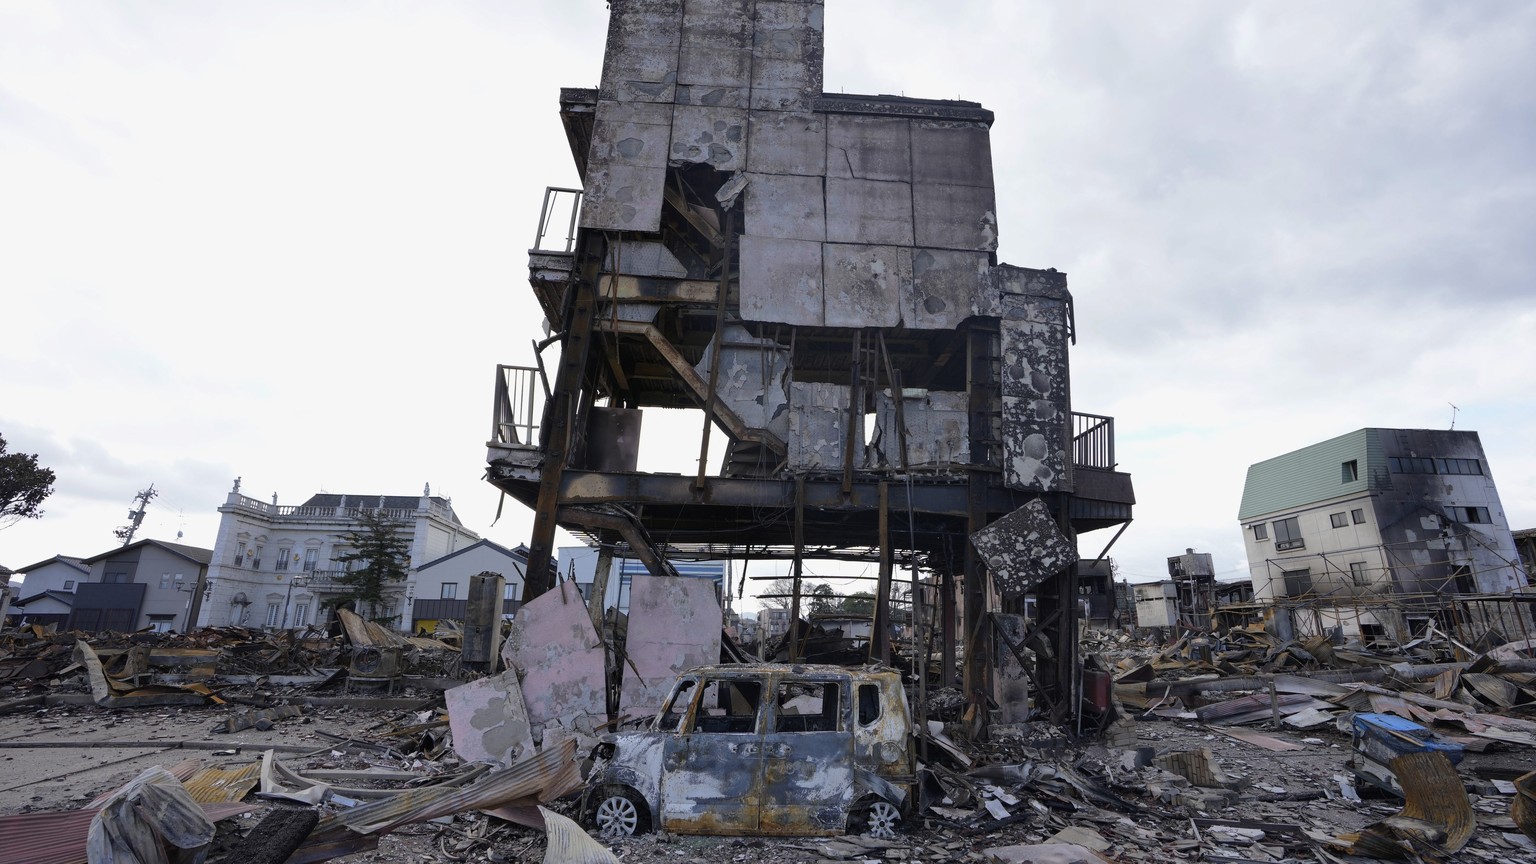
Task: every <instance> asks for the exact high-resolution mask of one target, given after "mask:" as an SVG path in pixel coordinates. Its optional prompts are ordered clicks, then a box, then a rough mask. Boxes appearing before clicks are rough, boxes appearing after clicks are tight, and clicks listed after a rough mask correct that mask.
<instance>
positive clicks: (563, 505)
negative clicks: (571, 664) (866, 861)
mask: <svg viewBox="0 0 1536 864" xmlns="http://www.w3.org/2000/svg"><path fill="white" fill-rule="evenodd" d="M610 8H611V23H610V29H609V35H608V44H607V53H606V55H605V58H604V63H603V75H602V81H601V85H600V86H599V87H598V88H597V89H567V90H562V91H561V92H560V111H561V118H562V121H563V123H564V128H565V131H566V135H567V137H568V139H569V142H570V146H571V154H572V157H573V158H574V159H575V162H576V166H577V168H578V170H579V172H580V175H581V177H582V179H583V188H582V189H581V190H558V189H551V190H550V192H549V193H548V194H547V195H546V201H545V211H544V222H543V223H542V224H541V228H540V240H539V242H538V244H537V246H538V248H536V249H535V250H533V251H532V253H531V255H530V261H529V266H530V281H531V283H532V286H533V291H534V295H535V296H536V297H537V299H538V302H539V303H540V306H541V308H542V310H543V312H544V315H545V316H546V317H547V319H548V325H549V329H550V332H551V334H552V335H551V336H550V338H549V339H548V340H547V341H546V342H545V343H544V345H543V346H541V349H540V352H539V357H540V359H539V361H538V363H537V365H536V366H523V367H513V366H504V367H501V368H500V369H499V371H498V378H497V415H496V422H495V428H494V431H493V439H492V441H491V443H490V453H489V461H490V471H489V478H490V480H491V482H492V483H494V484H495V485H496V486H497V487H499V488H500V489H502V490H504V491H505V492H506V493H507V494H509V495H511V496H513V497H515V498H516V499H517V500H519V501H521V502H523V503H524V504H526V505H528V506H529V507H532V508H534V510H535V523H534V529H533V534H532V538H531V541H530V548H531V552H530V562H529V578H528V583H527V591H528V592H529V594H530V595H536V594H537V593H538V592H540V591H542V590H543V589H544V588H546V587H547V586H548V585H549V584H550V580H551V577H552V574H551V573H550V570H549V568H548V565H547V562H548V560H549V554H550V550H551V548H552V544H553V541H554V532H555V528H556V526H557V525H558V526H563V527H565V528H568V529H570V530H573V531H576V532H578V533H583V534H585V535H586V536H588V537H591V538H594V539H596V540H598V541H599V542H602V543H619V544H627V545H628V546H629V547H630V549H632V550H633V554H634V555H636V556H638V557H640V558H641V559H642V560H643V561H645V562H646V565H647V566H648V567H649V568H650V569H651V571H652V572H653V573H657V574H665V573H667V572H668V563H667V562H668V559H669V558H671V557H678V556H685V555H710V556H715V557H730V558H734V559H736V560H741V559H744V558H745V559H762V558H778V559H789V560H793V561H794V562H795V567H794V568H793V570H792V572H794V573H797V574H798V572H799V563H800V562H801V561H803V560H804V559H806V558H825V557H840V558H847V557H855V558H862V559H865V560H878V561H880V563H881V567H880V570H879V573H880V578H879V582H878V588H877V594H878V598H879V602H878V603H877V607H878V608H877V615H878V616H879V621H880V622H882V624H883V626H877V627H876V630H877V634H876V638H875V640H874V643H875V647H874V650H875V652H876V654H877V656H880V657H884V656H888V655H887V652H888V651H889V650H890V648H889V641H888V639H887V638H885V637H886V634H887V632H888V625H889V622H890V615H889V603H890V601H891V597H892V594H893V592H892V582H893V580H900V579H903V578H906V577H904V576H901V575H898V574H899V573H901V572H902V571H906V570H910V572H912V573H916V572H917V571H918V570H919V569H921V570H924V571H928V572H929V573H931V574H933V575H934V576H936V578H937V582H938V584H939V586H940V587H939V591H938V592H937V594H938V596H939V597H940V598H941V599H940V603H939V604H938V606H939V608H938V609H935V610H924V612H923V613H920V615H919V619H918V620H926V619H925V618H924V617H923V616H924V615H925V614H926V615H929V616H930V617H932V618H933V619H934V620H936V621H937V622H938V627H937V628H936V629H937V630H938V631H939V633H940V636H941V638H939V639H937V640H936V642H937V643H938V645H940V646H941V647H942V650H943V653H944V654H945V655H946V659H950V660H953V658H954V656H955V652H954V649H955V646H956V645H957V644H958V640H959V639H960V638H961V637H960V634H966V635H965V638H966V639H968V640H970V641H968V643H967V646H966V647H967V649H968V650H967V651H966V653H965V656H966V658H967V666H966V670H965V674H966V675H967V676H968V677H975V676H983V677H984V676H985V675H986V673H987V669H988V666H987V664H988V662H989V658H990V656H991V653H992V649H991V647H990V644H991V643H990V642H989V641H988V640H986V639H984V638H982V636H981V634H984V633H986V632H987V630H986V624H987V621H988V616H989V613H990V612H991V611H993V610H998V609H1000V608H1003V609H1006V608H1007V607H1008V605H1009V604H1010V603H1015V602H1021V601H1020V600H1019V598H1022V596H1023V594H1024V593H1025V592H1026V591H1028V592H1030V593H1034V594H1036V595H1037V596H1039V598H1040V619H1039V623H1040V626H1041V628H1042V632H1043V633H1044V634H1045V635H1044V638H1045V639H1046V640H1047V641H1054V642H1055V643H1056V648H1057V649H1058V650H1055V651H1054V652H1043V655H1046V654H1048V655H1050V656H1052V657H1053V658H1054V659H1053V660H1052V661H1051V665H1050V667H1049V668H1045V669H1044V670H1043V671H1044V678H1043V679H1042V680H1041V681H1040V682H1039V683H1040V685H1041V686H1042V687H1044V688H1046V689H1047V690H1049V689H1051V688H1052V687H1057V688H1060V687H1061V686H1064V682H1067V681H1069V680H1071V677H1072V676H1070V675H1068V674H1066V672H1065V671H1064V670H1065V669H1066V668H1068V664H1070V663H1071V658H1072V657H1073V656H1074V650H1073V649H1074V643H1075V634H1076V624H1075V616H1076V603H1075V602H1073V600H1072V597H1073V596H1074V595H1075V593H1076V588H1075V571H1074V569H1073V566H1072V565H1073V563H1074V562H1075V560H1076V558H1077V553H1076V542H1075V537H1076V535H1077V534H1078V533H1080V532H1085V531H1092V530H1096V529H1100V528H1105V527H1111V526H1123V525H1124V524H1125V523H1127V522H1128V521H1129V520H1130V517H1131V505H1132V503H1133V497H1132V491H1131V483H1130V478H1129V476H1128V475H1127V474H1124V473H1121V472H1118V471H1116V470H1115V469H1116V464H1115V458H1114V432H1113V429H1114V426H1113V420H1112V419H1111V418H1108V417H1101V416H1095V415H1089V414H1081V413H1076V412H1074V411H1073V410H1072V407H1073V406H1072V399H1071V391H1070V387H1069V381H1070V376H1069V362H1068V348H1069V346H1070V345H1071V344H1072V342H1073V341H1074V338H1075V333H1074V321H1073V306H1072V296H1071V294H1070V293H1068V291H1067V282H1066V276H1065V274H1063V273H1059V272H1057V271H1055V270H1049V269H1029V268H1024V267H1016V266H1012V265H1008V264H1002V263H999V262H998V261H997V255H996V250H997V242H998V230H999V226H998V220H997V215H996V214H997V206H996V200H995V192H994V185H993V176H992V157H991V145H990V139H989V128H990V126H991V123H992V119H993V118H992V113H991V112H990V111H987V110H986V109H984V108H983V107H982V106H980V105H979V104H976V103H973V102H963V101H951V100H928V99H914V98H900V97H893V96H854V95H847V94H841V93H839V94H831V93H824V92H823V91H822V4H821V2H820V0H755V2H754V0H707V2H706V0H686V2H685V0H627V2H626V0H614V2H612V3H611V4H610ZM567 195H568V196H570V197H571V198H577V197H579V206H578V208H577V209H573V210H566V209H564V207H563V206H562V205H561V204H560V203H559V202H560V201H561V200H562V197H563V196H567ZM566 214H570V215H569V221H566V218H567V217H566ZM567 229H569V230H567ZM551 237H553V238H556V239H554V240H553V241H552V240H551V239H550V238H551ZM556 347H557V348H558V359H555V353H556V352H555V351H554V350H553V349H554V348H556ZM546 356H547V357H548V359H546ZM654 407H660V408H689V409H702V412H701V413H702V417H701V420H700V427H699V434H698V439H697V440H694V441H688V442H675V443H674V444H673V446H674V447H676V446H682V447H685V448H688V449H689V452H690V454H691V453H692V452H693V451H694V450H695V449H696V451H697V452H698V454H699V464H698V470H697V472H696V473H694V474H692V475H691V476H688V475H677V474H658V473H645V472H639V471H637V470H636V464H637V463H636V453H637V446H638V444H637V442H638V439H639V436H640V435H641V434H642V426H641V416H642V412H643V411H645V409H648V408H654ZM712 436H724V439H725V452H724V458H723V462H722V464H719V465H709V464H707V463H706V458H705V457H706V455H707V454H708V453H709V446H710V439H711V437H712ZM717 440H718V439H717ZM973 540H974V541H975V542H973ZM898 567H899V568H900V570H898ZM599 578H601V574H599ZM918 595H919V596H921V593H920V592H918ZM957 595H959V596H958V597H957ZM957 610H963V612H957ZM957 618H962V619H963V620H957ZM952 667H953V664H952V663H945V664H943V668H945V669H950V668H952ZM967 692H971V693H975V692H977V688H976V687H970V688H968V690H967Z"/></svg>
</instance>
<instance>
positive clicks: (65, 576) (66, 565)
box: [16, 555, 91, 596]
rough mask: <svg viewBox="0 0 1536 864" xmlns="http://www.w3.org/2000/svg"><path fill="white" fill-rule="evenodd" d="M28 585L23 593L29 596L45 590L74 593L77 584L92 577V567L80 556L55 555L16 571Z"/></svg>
mask: <svg viewBox="0 0 1536 864" xmlns="http://www.w3.org/2000/svg"><path fill="white" fill-rule="evenodd" d="M16 573H17V575H19V576H21V577H22V582H23V584H24V585H25V586H26V587H25V588H24V589H22V593H23V594H26V595H28V596H30V595H32V594H41V593H43V592H44V591H63V592H65V593H72V592H73V591H74V590H75V588H76V586H78V585H79V584H80V583H81V582H84V581H86V580H87V579H88V578H90V575H91V568H90V567H89V566H87V565H86V564H85V563H83V560H82V559H80V558H75V557H73V556H70V555H55V556H53V557H52V558H48V559H46V560H43V561H39V562H37V563H36V564H30V565H28V566H26V567H23V568H21V569H20V570H17V571H16Z"/></svg>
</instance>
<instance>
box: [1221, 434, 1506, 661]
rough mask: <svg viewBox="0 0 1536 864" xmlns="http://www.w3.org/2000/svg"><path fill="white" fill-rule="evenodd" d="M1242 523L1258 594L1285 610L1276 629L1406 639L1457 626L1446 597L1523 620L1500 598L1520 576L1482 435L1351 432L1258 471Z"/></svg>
mask: <svg viewBox="0 0 1536 864" xmlns="http://www.w3.org/2000/svg"><path fill="white" fill-rule="evenodd" d="M1238 518H1239V520H1240V522H1241V524H1242V530H1243V539H1244V545H1245V547H1246V550H1247V554H1248V562H1249V567H1250V570H1251V575H1252V579H1253V591H1254V596H1255V597H1256V598H1257V599H1258V600H1259V601H1260V602H1264V603H1269V604H1272V605H1273V606H1275V607H1276V608H1278V609H1280V610H1282V611H1283V613H1284V614H1283V615H1281V616H1280V620H1278V621H1277V628H1278V629H1279V631H1280V632H1281V634H1282V635H1291V633H1292V632H1296V633H1304V632H1338V633H1341V634H1343V635H1351V634H1357V635H1359V636H1361V637H1362V638H1376V637H1381V636H1383V635H1386V636H1390V637H1392V638H1396V639H1407V638H1411V637H1412V636H1414V635H1418V634H1421V633H1423V632H1424V631H1425V630H1426V629H1427V627H1428V626H1429V624H1430V622H1432V621H1433V622H1437V626H1438V627H1439V629H1441V630H1447V629H1448V628H1450V627H1452V626H1453V624H1454V622H1453V621H1452V620H1451V619H1452V618H1453V617H1455V615H1456V613H1455V612H1454V610H1452V609H1451V607H1450V605H1449V604H1448V602H1447V601H1448V600H1449V599H1450V598H1452V597H1457V598H1466V597H1469V596H1481V597H1485V598H1491V599H1490V600H1488V601H1487V602H1483V603H1481V604H1480V605H1482V606H1484V607H1486V608H1485V609H1484V610H1483V611H1484V612H1486V613H1488V614H1491V615H1493V616H1494V617H1498V616H1499V615H1502V614H1503V613H1504V612H1510V613H1512V614H1516V615H1521V614H1524V613H1517V612H1515V607H1516V605H1517V604H1514V603H1511V602H1508V600H1509V597H1508V595H1509V594H1510V592H1513V591H1515V590H1516V589H1520V588H1524V587H1525V586H1526V584H1527V579H1526V574H1525V572H1524V571H1523V570H1522V568H1521V567H1520V566H1519V562H1518V559H1517V555H1516V551H1515V545H1514V539H1513V537H1512V536H1511V534H1510V530H1509V523H1508V522H1507V521H1506V520H1505V516H1504V508H1503V506H1502V505H1501V504H1500V502H1499V495H1498V490H1497V488H1496V487H1495V485H1494V481H1493V474H1492V471H1491V470H1490V467H1489V465H1488V459H1487V456H1486V455H1485V454H1484V452H1483V446H1482V442H1481V440H1480V439H1479V438H1478V435H1477V433H1476V432H1472V431H1458V430H1433V429H1382V428H1367V429H1359V430H1356V431H1354V432H1350V433H1348V434H1345V435H1340V436H1338V437H1335V438H1330V439H1328V440H1326V441H1322V442H1319V443H1317V444H1313V445H1310V446H1307V447H1303V448H1301V449H1300V450H1295V451H1292V452H1290V453H1286V454H1284V455H1281V456H1276V457H1274V458H1272V459H1267V460H1265V461H1263V462H1258V463H1255V464H1254V465H1252V466H1250V467H1249V468H1248V477H1247V481H1246V483H1245V484H1244V486H1243V499H1242V504H1241V506H1240V508H1239V511H1238ZM1500 599H1502V600H1503V601H1505V602H1502V603H1499V602H1496V601H1498V600H1500ZM1485 617H1486V616H1485ZM1519 623H1520V622H1516V621H1513V620H1511V621H1509V622H1505V625H1504V630H1505V632H1519ZM1292 626H1294V627H1296V628H1297V629H1296V630H1295V631H1292V630H1291V629H1290V628H1291V627H1292ZM1464 635H1465V634H1464Z"/></svg>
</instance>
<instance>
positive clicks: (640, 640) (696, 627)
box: [577, 575, 722, 717]
mask: <svg viewBox="0 0 1536 864" xmlns="http://www.w3.org/2000/svg"><path fill="white" fill-rule="evenodd" d="M577 605H578V606H580V604H579V603H578V604H577ZM582 608H585V607H582ZM721 624H722V613H721V610H720V601H719V600H718V599H716V597H715V583H714V582H713V581H711V580H709V579H692V578H687V577H683V576H640V575H637V576H635V577H633V579H632V581H631V582H630V587H629V633H628V635H627V637H626V638H625V642H624V653H625V656H626V660H625V664H624V665H625V669H624V673H623V674H624V683H623V686H622V687H621V689H620V700H619V709H620V711H621V712H625V713H628V714H629V715H630V716H632V717H648V716H651V715H653V714H655V713H657V712H658V711H660V710H661V701H662V700H663V699H665V698H666V697H667V691H668V690H670V689H671V688H672V682H673V681H674V680H675V679H676V678H677V675H678V673H680V672H682V671H684V670H685V669H691V668H693V667H694V666H702V665H705V664H711V663H718V662H720V630H721Z"/></svg>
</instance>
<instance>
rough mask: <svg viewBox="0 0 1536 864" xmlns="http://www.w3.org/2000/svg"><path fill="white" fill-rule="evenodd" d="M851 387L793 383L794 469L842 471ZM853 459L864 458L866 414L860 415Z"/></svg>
mask: <svg viewBox="0 0 1536 864" xmlns="http://www.w3.org/2000/svg"><path fill="white" fill-rule="evenodd" d="M851 394H852V391H851V390H850V388H848V387H846V386H844V385H842V384H821V383H810V382H804V381H794V382H791V383H790V385H789V439H788V441H787V442H786V443H788V444H789V455H788V463H789V470H790V471H839V470H842V467H843V451H844V448H845V447H846V446H847V441H846V440H845V438H846V431H845V430H847V428H848V400H849V398H850V397H851ZM857 418H858V419H857V420H856V423H857V425H858V427H859V428H858V429H856V430H855V439H856V440H855V441H854V451H853V460H854V464H855V465H858V464H861V463H862V462H863V460H864V428H863V427H864V415H863V414H862V413H861V414H858V415H857Z"/></svg>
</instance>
